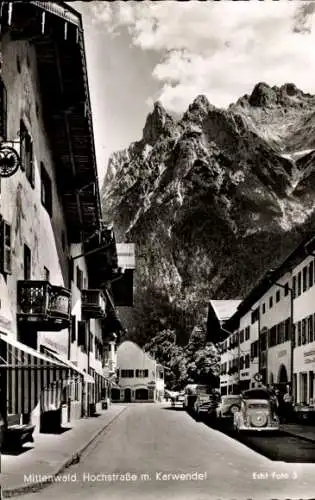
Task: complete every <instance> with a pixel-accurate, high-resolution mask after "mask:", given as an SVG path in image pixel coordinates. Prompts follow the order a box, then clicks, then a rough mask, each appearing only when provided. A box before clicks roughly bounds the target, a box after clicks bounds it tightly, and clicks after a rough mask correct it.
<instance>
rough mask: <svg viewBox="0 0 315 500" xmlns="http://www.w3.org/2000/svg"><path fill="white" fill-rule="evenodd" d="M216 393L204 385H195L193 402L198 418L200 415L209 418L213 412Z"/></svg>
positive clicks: (215, 404)
mask: <svg viewBox="0 0 315 500" xmlns="http://www.w3.org/2000/svg"><path fill="white" fill-rule="evenodd" d="M217 400H218V398H217V395H216V394H215V393H214V392H213V390H212V389H211V388H210V387H208V386H206V385H197V387H196V400H195V403H194V413H195V416H196V418H197V419H198V420H199V419H200V418H202V417H205V418H210V417H212V415H213V414H215V410H216V407H217V406H218V403H217Z"/></svg>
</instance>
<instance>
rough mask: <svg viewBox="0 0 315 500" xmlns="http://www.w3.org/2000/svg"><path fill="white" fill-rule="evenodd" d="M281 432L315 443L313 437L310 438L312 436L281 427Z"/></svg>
mask: <svg viewBox="0 0 315 500" xmlns="http://www.w3.org/2000/svg"><path fill="white" fill-rule="evenodd" d="M281 432H283V433H284V434H287V435H288V436H293V437H296V438H299V439H303V440H304V441H308V442H309V443H315V437H313V438H312V437H308V436H304V435H303V434H298V433H297V432H292V431H287V430H284V429H281Z"/></svg>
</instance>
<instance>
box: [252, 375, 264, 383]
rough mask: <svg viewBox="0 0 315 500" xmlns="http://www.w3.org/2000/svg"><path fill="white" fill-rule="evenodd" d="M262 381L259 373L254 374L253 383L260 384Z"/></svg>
mask: <svg viewBox="0 0 315 500" xmlns="http://www.w3.org/2000/svg"><path fill="white" fill-rule="evenodd" d="M262 379H263V377H262V374H261V373H255V375H254V380H255V382H262Z"/></svg>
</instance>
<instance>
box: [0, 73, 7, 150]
mask: <svg viewBox="0 0 315 500" xmlns="http://www.w3.org/2000/svg"><path fill="white" fill-rule="evenodd" d="M0 138H2V140H4V141H5V140H6V138H7V89H6V88H5V85H4V83H3V81H2V80H1V78H0Z"/></svg>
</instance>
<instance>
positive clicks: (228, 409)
mask: <svg viewBox="0 0 315 500" xmlns="http://www.w3.org/2000/svg"><path fill="white" fill-rule="evenodd" d="M241 399H242V398H241V396H240V395H234V394H229V395H226V396H222V398H221V401H220V403H219V406H218V407H217V409H216V414H217V418H218V420H219V421H221V420H229V419H230V420H231V421H232V420H233V416H234V413H235V412H237V411H240V408H241Z"/></svg>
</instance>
